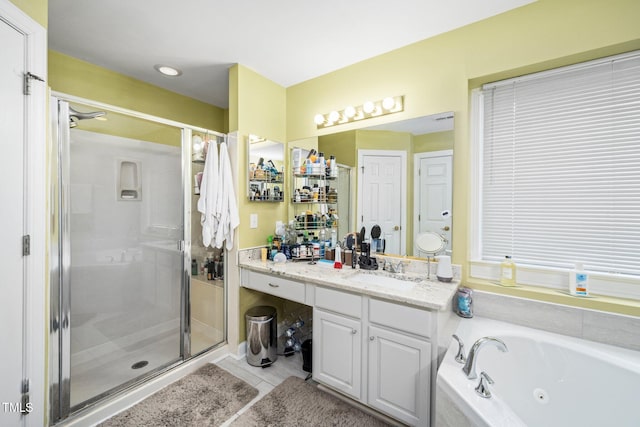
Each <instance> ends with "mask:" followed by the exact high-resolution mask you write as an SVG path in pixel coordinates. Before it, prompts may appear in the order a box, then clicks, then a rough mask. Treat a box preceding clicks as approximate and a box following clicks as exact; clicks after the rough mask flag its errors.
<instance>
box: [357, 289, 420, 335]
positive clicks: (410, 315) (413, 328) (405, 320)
mask: <svg viewBox="0 0 640 427" xmlns="http://www.w3.org/2000/svg"><path fill="white" fill-rule="evenodd" d="M369 321H370V322H371V323H377V324H379V325H384V326H389V327H391V328H394V329H397V330H400V331H405V332H409V333H412V334H416V335H420V336H423V337H429V336H430V335H431V322H432V320H431V312H430V311H428V310H421V309H419V308H414V307H407V306H405V305H402V304H395V303H391V302H387V301H380V300H377V299H373V298H371V299H370V300H369Z"/></svg>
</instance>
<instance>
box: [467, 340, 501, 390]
mask: <svg viewBox="0 0 640 427" xmlns="http://www.w3.org/2000/svg"><path fill="white" fill-rule="evenodd" d="M489 343H491V344H493V345H495V346H496V347H498V350H500V351H501V352H503V353H506V352H507V351H509V349H508V348H507V345H506V344H505V343H504V342H503V341H502V340H501V339H498V338H493V337H482V338H480V339H479V340H478V341H476V342H475V343H473V347H471V350H469V355H468V356H467V363H465V364H464V367H463V368H462V372H464V373H465V374H466V375H467V378H469V379H470V380H473V379H475V378H478V374H476V359H477V358H478V352H479V351H480V349H481V348H482V347H484V346H485V345H487V344H489Z"/></svg>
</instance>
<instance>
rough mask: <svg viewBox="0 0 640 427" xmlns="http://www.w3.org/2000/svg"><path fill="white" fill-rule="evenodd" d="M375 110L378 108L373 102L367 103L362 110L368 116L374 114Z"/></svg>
mask: <svg viewBox="0 0 640 427" xmlns="http://www.w3.org/2000/svg"><path fill="white" fill-rule="evenodd" d="M374 108H376V106H375V105H374V104H373V102H371V101H367V102H365V103H364V104H363V105H362V110H363V111H364V112H365V113H366V114H371V113H373V110H374Z"/></svg>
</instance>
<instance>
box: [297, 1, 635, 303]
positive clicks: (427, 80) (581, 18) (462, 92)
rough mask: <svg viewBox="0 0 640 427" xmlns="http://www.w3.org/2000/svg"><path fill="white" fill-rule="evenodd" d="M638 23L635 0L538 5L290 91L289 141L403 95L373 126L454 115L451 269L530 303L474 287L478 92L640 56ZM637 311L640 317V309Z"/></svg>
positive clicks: (537, 294) (541, 294)
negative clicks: (457, 267)
mask: <svg viewBox="0 0 640 427" xmlns="http://www.w3.org/2000/svg"><path fill="white" fill-rule="evenodd" d="M638 16H640V2H639V1H637V0H611V1H606V2H605V1H583V0H538V1H537V2H535V3H531V4H529V5H526V6H523V7H520V8H518V9H514V10H512V11H509V12H506V13H503V14H500V15H498V16H495V17H492V18H489V19H486V20H483V21H480V22H477V23H474V24H471V25H468V26H465V27H463V28H460V29H458V30H454V31H451V32H448V33H445V34H442V35H440V36H436V37H433V38H430V39H427V40H423V41H420V42H417V43H414V44H412V45H409V46H406V47H403V48H400V49H397V50H394V51H392V52H389V53H386V54H384V55H381V56H378V57H374V58H371V59H368V60H366V61H362V62H360V63H357V64H354V65H351V66H349V67H346V68H343V69H341V70H337V71H335V72H332V73H329V74H326V75H324V76H321V77H318V78H315V79H312V80H309V81H306V82H303V83H300V84H298V85H295V86H292V87H289V88H288V89H287V125H288V127H287V135H288V137H289V138H290V139H300V138H306V137H311V136H314V135H320V136H322V135H326V134H329V133H335V132H336V131H338V130H341V131H346V130H351V129H355V128H356V127H357V126H362V124H358V123H356V124H355V125H343V126H342V127H341V128H340V129H335V128H331V129H330V130H326V129H322V130H317V129H316V127H315V124H314V122H313V117H314V116H315V114H317V113H323V112H327V111H332V110H334V109H340V108H342V106H344V105H350V104H359V103H361V102H362V101H363V100H365V99H380V98H383V97H385V96H394V95H404V97H405V109H404V111H403V112H401V113H397V114H394V115H392V117H391V118H390V117H389V116H385V117H384V118H380V119H369V120H367V123H366V125H367V126H371V125H375V124H380V123H384V122H387V121H390V120H403V119H409V118H414V117H420V116H425V115H430V114H435V113H439V112H443V111H453V112H454V113H455V137H454V138H455V140H454V147H453V148H454V153H455V154H454V180H453V182H454V200H453V210H454V211H455V212H456V215H454V217H453V230H454V233H453V248H454V250H453V261H454V262H455V263H457V264H461V265H462V266H463V280H464V282H465V283H467V284H470V285H472V286H475V287H477V288H482V289H489V290H491V291H494V292H499V293H506V292H509V293H512V294H514V295H518V294H521V295H523V296H524V295H525V290H524V289H522V290H518V289H512V290H503V289H501V288H496V287H491V285H488V284H485V283H474V282H470V281H469V277H468V261H469V259H470V253H469V251H470V248H469V245H468V242H469V238H470V236H469V230H468V224H469V223H470V212H469V207H470V205H471V194H470V191H469V189H470V180H471V176H470V173H469V171H470V170H471V166H472V165H471V159H470V129H469V120H470V106H469V95H470V89H471V88H474V87H478V86H479V85H480V84H481V83H483V82H488V81H492V80H496V79H500V78H506V77H514V76H517V75H521V74H523V73H531V72H535V71H541V70H545V69H549V68H553V67H557V66H561V65H569V64H572V63H576V62H580V61H584V60H588V59H594V58H598V57H602V56H606V55H610V54H615V53H622V52H626V51H630V50H635V49H640V25H638V22H637V18H638ZM526 296H527V297H535V298H539V299H543V300H553V301H556V302H557V298H555V297H553V298H552V297H550V296H548V295H545V293H544V292H542V291H539V292H538V291H537V290H532V291H529V290H527V292H526ZM594 300H595V299H590V300H576V299H569V298H567V299H564V300H562V302H563V303H566V304H570V305H579V306H584V307H591V308H603V307H604V305H602V304H600V302H599V301H594ZM621 304H622V305H624V304H625V302H621ZM622 305H621V306H620V307H622ZM610 308H611V307H609V306H607V308H606V309H610ZM619 311H622V312H628V309H627V308H624V307H622V308H619ZM632 311H634V312H635V313H636V314H638V313H639V312H640V310H638V306H637V305H636V306H635V308H633V309H632Z"/></svg>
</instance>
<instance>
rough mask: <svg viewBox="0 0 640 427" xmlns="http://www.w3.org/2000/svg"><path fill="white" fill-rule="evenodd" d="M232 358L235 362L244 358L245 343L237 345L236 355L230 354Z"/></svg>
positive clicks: (245, 353)
mask: <svg viewBox="0 0 640 427" xmlns="http://www.w3.org/2000/svg"><path fill="white" fill-rule="evenodd" d="M232 356H233V357H234V358H236V359H237V360H240V359H243V358H245V357H246V356H247V342H246V341H242V342H241V343H240V344H238V353H237V354H232Z"/></svg>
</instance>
